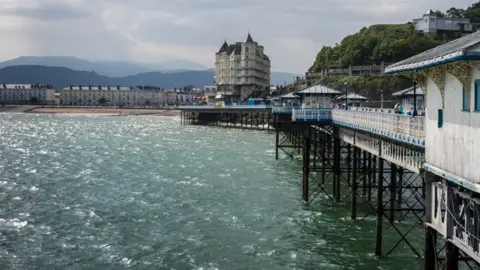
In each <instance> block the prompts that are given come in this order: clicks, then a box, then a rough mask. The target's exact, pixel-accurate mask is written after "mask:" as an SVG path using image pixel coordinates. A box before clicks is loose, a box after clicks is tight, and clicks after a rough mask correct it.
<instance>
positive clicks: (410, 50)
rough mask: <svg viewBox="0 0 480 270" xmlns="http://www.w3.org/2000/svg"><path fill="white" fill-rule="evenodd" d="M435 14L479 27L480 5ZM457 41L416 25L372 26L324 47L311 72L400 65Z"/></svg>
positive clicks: (479, 3) (453, 36) (450, 36)
mask: <svg viewBox="0 0 480 270" xmlns="http://www.w3.org/2000/svg"><path fill="white" fill-rule="evenodd" d="M435 14H436V15H437V16H438V17H450V18H468V19H470V21H471V22H472V23H480V2H477V3H475V4H473V5H471V6H470V7H468V8H467V9H466V10H464V9H459V8H455V7H452V8H450V9H448V10H447V11H446V13H443V12H442V11H440V10H437V11H436V12H435ZM455 38H457V36H456V35H446V34H442V35H434V34H424V33H422V32H420V31H416V30H415V28H414V26H413V23H406V24H379V25H372V26H370V27H368V28H367V27H364V28H362V29H360V31H359V32H357V33H355V34H352V35H349V36H347V37H345V38H344V39H343V40H342V41H341V42H340V44H337V45H336V46H333V47H330V46H324V47H322V48H321V49H320V51H319V52H318V54H317V57H316V59H315V62H314V63H313V65H312V66H311V67H310V69H309V71H310V72H319V71H320V70H322V69H323V68H325V67H343V68H346V67H348V65H371V64H379V63H381V62H382V61H384V62H387V63H392V62H398V61H401V60H403V59H405V58H408V57H411V56H413V55H416V54H419V53H421V52H423V51H426V50H428V49H431V48H433V47H436V46H438V45H441V44H443V43H445V42H448V41H451V40H453V39H455Z"/></svg>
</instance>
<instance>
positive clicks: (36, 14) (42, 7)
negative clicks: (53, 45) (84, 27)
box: [0, 0, 90, 21]
mask: <svg viewBox="0 0 480 270" xmlns="http://www.w3.org/2000/svg"><path fill="white" fill-rule="evenodd" d="M1 2H6V3H4V4H3V5H0V14H2V15H13V16H18V17H25V18H29V19H35V20H40V21H51V20H70V19H75V18H87V17H89V15H90V14H89V13H88V12H85V11H82V10H78V9H75V8H74V7H73V6H71V5H69V4H66V3H63V2H57V1H42V2H33V1H8V0H5V1H0V3H1Z"/></svg>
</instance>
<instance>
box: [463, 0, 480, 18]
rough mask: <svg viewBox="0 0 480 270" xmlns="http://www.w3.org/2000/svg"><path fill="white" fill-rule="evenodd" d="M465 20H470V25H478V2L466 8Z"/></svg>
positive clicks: (479, 11)
mask: <svg viewBox="0 0 480 270" xmlns="http://www.w3.org/2000/svg"><path fill="white" fill-rule="evenodd" d="M465 18H467V19H470V22H471V23H480V1H479V2H477V3H475V4H473V5H471V6H469V7H468V8H467V10H466V11H465Z"/></svg>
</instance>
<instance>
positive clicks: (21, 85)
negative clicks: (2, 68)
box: [0, 83, 55, 89]
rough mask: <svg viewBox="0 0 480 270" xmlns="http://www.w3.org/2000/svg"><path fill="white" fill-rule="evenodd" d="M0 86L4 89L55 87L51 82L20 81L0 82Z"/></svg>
mask: <svg viewBox="0 0 480 270" xmlns="http://www.w3.org/2000/svg"><path fill="white" fill-rule="evenodd" d="M0 88H3V89H55V88H54V87H53V85H50V84H19V83H15V84H13V83H6V84H5V83H3V84H1V83H0Z"/></svg>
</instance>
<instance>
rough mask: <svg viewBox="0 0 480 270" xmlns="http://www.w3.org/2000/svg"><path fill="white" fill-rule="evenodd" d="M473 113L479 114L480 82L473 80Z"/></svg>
mask: <svg viewBox="0 0 480 270" xmlns="http://www.w3.org/2000/svg"><path fill="white" fill-rule="evenodd" d="M475 111H476V112H480V80H475Z"/></svg>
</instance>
